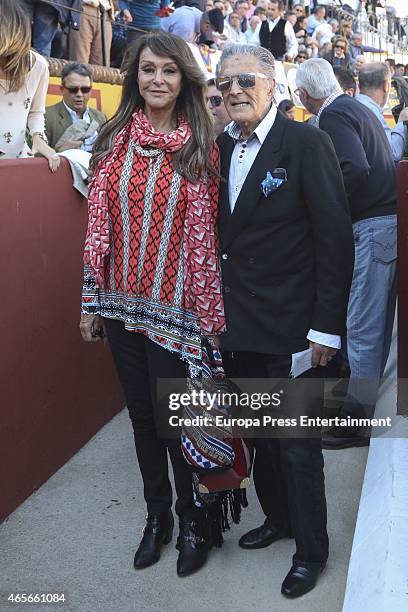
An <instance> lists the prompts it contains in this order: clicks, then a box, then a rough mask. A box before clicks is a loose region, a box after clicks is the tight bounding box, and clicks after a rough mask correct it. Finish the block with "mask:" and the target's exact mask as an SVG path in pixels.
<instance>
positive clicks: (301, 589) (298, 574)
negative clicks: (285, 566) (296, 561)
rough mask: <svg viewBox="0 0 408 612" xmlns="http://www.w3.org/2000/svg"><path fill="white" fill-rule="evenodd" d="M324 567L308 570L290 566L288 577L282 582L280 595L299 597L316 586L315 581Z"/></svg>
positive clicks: (299, 566) (298, 566)
mask: <svg viewBox="0 0 408 612" xmlns="http://www.w3.org/2000/svg"><path fill="white" fill-rule="evenodd" d="M324 567H325V566H324V565H321V566H320V567H317V568H313V569H309V568H307V567H302V566H301V565H292V567H291V569H290V571H289V573H288V575H287V576H286V578H285V580H284V581H283V582H282V588H281V593H282V595H286V597H292V598H295V597H300V596H301V595H304V594H305V593H307V592H308V591H311V590H312V589H314V587H315V586H316V582H317V579H318V578H319V576H320V574H321V573H322V571H323V570H324Z"/></svg>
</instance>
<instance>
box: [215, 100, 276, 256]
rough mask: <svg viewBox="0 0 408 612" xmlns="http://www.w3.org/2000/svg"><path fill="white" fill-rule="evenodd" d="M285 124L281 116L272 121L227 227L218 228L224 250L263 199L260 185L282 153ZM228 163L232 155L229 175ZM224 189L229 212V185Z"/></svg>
mask: <svg viewBox="0 0 408 612" xmlns="http://www.w3.org/2000/svg"><path fill="white" fill-rule="evenodd" d="M287 121H288V120H287V119H286V118H285V117H283V115H282V114H281V113H279V112H278V113H277V115H276V119H275V122H274V124H273V126H272V128H271V130H270V131H269V133H268V135H267V136H266V138H265V140H264V142H263V145H262V146H261V148H260V149H259V151H258V154H257V156H256V158H255V160H254V163H253V164H252V167H251V169H250V171H249V172H248V175H247V177H246V179H245V182H244V184H243V186H242V189H241V192H240V194H239V196H238V199H237V201H236V203H235V207H234V211H233V213H232V214H231V213H230V215H229V220H228V225H227V226H226V227H225V226H224V227H222V226H221V228H220V229H221V232H220V233H221V246H222V248H223V249H225V248H226V247H228V246H229V244H230V243H231V242H232V240H233V239H234V238H235V236H237V235H238V234H239V233H240V232H241V231H242V230H243V228H244V226H245V224H246V222H247V220H248V218H249V217H250V215H251V213H252V212H253V210H254V208H255V207H256V206H257V204H258V202H259V200H260V198H261V197H262V191H261V182H262V181H263V179H264V178H265V175H266V172H267V171H268V170H270V171H271V172H272V171H273V170H274V169H275V168H276V166H277V164H278V163H279V159H280V157H281V153H282V138H283V134H284V131H285V127H286V123H287ZM234 144H235V143H233V146H232V149H233V147H234ZM231 154H232V150H231ZM230 164H231V156H229V160H228V167H226V170H227V171H228V173H229V167H230ZM227 177H228V174H227ZM225 189H226V194H227V197H226V198H225V197H224V200H225V199H226V202H227V205H228V210H229V200H228V185H226V187H225ZM222 230H224V231H222Z"/></svg>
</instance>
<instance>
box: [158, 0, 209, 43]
mask: <svg viewBox="0 0 408 612" xmlns="http://www.w3.org/2000/svg"><path fill="white" fill-rule="evenodd" d="M202 14H203V13H202V11H201V10H200V9H199V8H198V2H197V3H196V2H193V1H192V0H186V4H185V5H184V6H180V7H179V8H176V10H175V11H174V13H172V14H171V15H170V16H169V17H165V18H164V19H162V20H161V24H160V25H161V28H162V30H164V31H165V32H170V33H171V34H175V35H177V36H180V38H182V39H183V40H185V41H186V42H189V43H193V42H194V41H195V39H196V37H197V35H198V34H199V32H200V20H201V16H202Z"/></svg>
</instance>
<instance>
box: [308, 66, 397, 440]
mask: <svg viewBox="0 0 408 612" xmlns="http://www.w3.org/2000/svg"><path fill="white" fill-rule="evenodd" d="M365 80H366V82H367V75H366V79H365ZM296 84H297V86H298V88H299V96H300V100H301V102H302V104H303V105H304V107H305V108H306V109H307V110H308V111H309V112H311V113H313V114H314V115H316V116H317V121H318V126H319V127H320V129H321V130H323V131H325V132H326V133H327V134H328V135H329V136H330V138H331V140H332V142H333V144H334V148H335V150H336V154H337V157H338V160H339V163H340V166H341V169H342V174H343V180H344V186H345V189H346V193H347V198H348V203H349V210H350V214H351V219H352V222H353V233H354V241H355V268H354V275H353V282H352V286H351V291H350V300H349V304H348V313H347V356H348V361H349V364H350V371H351V374H350V381H349V386H348V392H347V396H346V398H345V400H344V403H343V405H342V407H341V409H340V413H339V416H340V417H341V418H343V419H347V417H351V418H355V419H367V418H372V417H373V415H374V410H375V404H376V399H377V392H378V388H379V384H380V380H381V377H382V376H383V374H384V369H385V364H386V361H387V358H388V353H389V350H390V344H391V336H392V327H393V322H394V314H395V305H396V290H397V285H396V280H397V278H396V273H397V215H396V213H397V194H396V170H395V163H394V159H393V154H392V151H391V147H390V144H389V142H388V140H387V136H386V133H385V130H384V128H383V127H382V125H381V123H380V121H379V120H378V118H377V117H376V116H375V114H374V113H373V112H372V110H370V109H368V108H367V107H366V106H365V105H363V104H361V103H360V102H357V101H356V100H355V99H352V98H351V97H350V96H346V95H343V91H342V90H341V88H340V86H339V84H338V82H337V80H336V78H335V76H334V74H333V69H332V67H331V66H330V65H329V64H328V63H327V62H326V61H325V60H324V59H320V58H316V59H310V60H308V61H307V62H305V63H304V64H302V66H300V67H299V69H298V71H297V73H296ZM377 116H378V115H377ZM370 435H371V428H370V427H364V426H361V427H351V426H350V427H348V426H344V427H342V426H339V427H331V428H330V429H329V430H328V431H326V432H325V433H324V435H323V446H324V448H328V449H334V450H335V449H342V448H349V447H353V446H368V445H369V443H370Z"/></svg>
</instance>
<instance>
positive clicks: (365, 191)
mask: <svg viewBox="0 0 408 612" xmlns="http://www.w3.org/2000/svg"><path fill="white" fill-rule="evenodd" d="M319 127H320V128H321V129H322V130H323V131H325V132H326V133H327V134H329V136H330V138H331V139H332V141H333V145H334V148H335V151H336V154H337V157H338V160H339V162H340V167H341V170H342V173H343V179H344V186H345V188H346V193H347V197H348V201H349V205H350V212H351V218H352V221H353V223H354V222H355V221H360V220H361V219H368V218H371V217H382V216H384V215H394V214H395V213H396V212H397V193H396V169H395V163H394V159H393V155H392V151H391V147H390V145H389V142H388V140H387V136H386V135H385V131H384V128H383V126H382V125H381V123H380V122H379V121H378V119H377V117H376V116H375V115H374V113H373V112H372V111H371V110H370V109H369V108H367V107H366V106H364V105H363V104H360V102H357V100H354V99H353V98H350V96H346V95H342V96H339V97H338V98H336V99H335V100H334V101H333V102H332V103H331V104H330V105H329V106H328V107H327V108H325V109H324V110H323V112H322V114H321V116H320V121H319Z"/></svg>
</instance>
